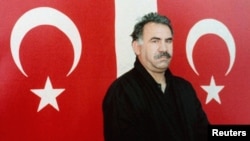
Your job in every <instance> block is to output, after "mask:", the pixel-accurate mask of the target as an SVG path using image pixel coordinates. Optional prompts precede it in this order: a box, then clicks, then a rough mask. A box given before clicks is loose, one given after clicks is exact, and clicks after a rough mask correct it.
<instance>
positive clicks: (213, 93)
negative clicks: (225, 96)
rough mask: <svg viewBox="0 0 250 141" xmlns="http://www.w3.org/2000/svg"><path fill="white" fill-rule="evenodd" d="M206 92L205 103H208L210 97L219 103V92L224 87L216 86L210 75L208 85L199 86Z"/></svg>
mask: <svg viewBox="0 0 250 141" xmlns="http://www.w3.org/2000/svg"><path fill="white" fill-rule="evenodd" d="M201 87H202V88H203V89H204V90H205V91H206V92H207V99H206V104H207V103H209V102H210V101H211V100H212V99H214V100H216V101H217V102H218V103H219V104H221V101H220V97H219V92H220V91H221V90H222V89H223V88H224V86H217V85H216V84H215V81H214V77H213V76H212V77H211V81H210V85H203V86H201Z"/></svg>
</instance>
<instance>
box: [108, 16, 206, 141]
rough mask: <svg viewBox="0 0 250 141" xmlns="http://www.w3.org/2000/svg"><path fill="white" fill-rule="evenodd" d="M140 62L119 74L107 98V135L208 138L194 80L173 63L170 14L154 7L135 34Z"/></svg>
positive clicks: (117, 138)
mask: <svg viewBox="0 0 250 141" xmlns="http://www.w3.org/2000/svg"><path fill="white" fill-rule="evenodd" d="M131 36H132V38H133V40H132V46H133V50H134V52H135V54H136V61H135V63H134V68H133V69H131V70H130V71H129V72H127V73H125V74H123V75H122V76H121V77H119V78H118V79H117V80H115V81H114V82H113V83H112V85H111V86H110V88H109V89H108V91H107V93H106V96H105V98H104V101H103V114H104V137H105V141H205V140H207V132H208V131H207V128H208V124H209V121H208V119H207V117H206V114H205V112H204V110H203V109H202V106H201V104H200V102H199V100H198V98H197V96H196V93H195V91H194V89H193V87H192V85H191V84H190V83H189V82H188V81H186V80H184V79H183V78H180V77H177V76H174V75H173V74H172V73H171V72H170V70H169V69H168V67H169V64H170V61H171V57H172V55H173V29H172V26H171V23H170V20H169V19H168V18H167V17H165V16H162V15H159V14H158V13H149V14H147V15H145V16H144V17H142V19H141V20H140V21H139V22H138V23H137V24H136V25H135V27H134V31H133V33H132V34H131Z"/></svg>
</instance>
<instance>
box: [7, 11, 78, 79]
mask: <svg viewBox="0 0 250 141" xmlns="http://www.w3.org/2000/svg"><path fill="white" fill-rule="evenodd" d="M39 25H51V26H55V27H57V28H58V29H59V30H61V31H62V32H63V33H65V34H66V35H67V37H68V38H69V39H70V41H71V43H72V46H73V49H74V62H73V65H72V67H71V69H70V71H69V72H68V74H67V76H68V75H70V74H71V73H72V71H73V70H74V69H75V68H76V66H77V64H78V63H79V60H80V56H81V52H82V42H81V37H80V34H79V32H78V29H77V27H76V26H75V24H74V23H73V22H72V21H71V19H70V18H68V16H66V15H64V14H63V13H61V12H60V11H58V10H56V9H53V8H49V7H39V8H34V9H32V10H30V11H28V12H26V13H25V14H23V15H22V16H21V17H20V18H19V19H18V21H17V22H16V24H15V25H14V27H13V29H12V32H11V38H10V47H11V53H12V57H13V59H14V62H15V63H16V65H17V67H18V69H19V70H20V71H21V72H22V73H23V74H24V75H25V76H26V77H28V75H27V74H26V73H25V71H24V70H23V67H22V65H21V62H20V58H19V50H20V44H21V42H22V40H23V38H24V36H25V34H27V32H28V31H29V30H31V29H32V28H34V27H36V26H39Z"/></svg>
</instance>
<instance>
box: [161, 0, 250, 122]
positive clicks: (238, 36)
mask: <svg viewBox="0 0 250 141" xmlns="http://www.w3.org/2000/svg"><path fill="white" fill-rule="evenodd" d="M249 7H250V3H249V1H247V0H242V1H228V0H220V1H215V0H212V1H211V0H209V1H197V0H192V1H188V2H186V1H185V2H184V1H180V0H179V1H171V2H170V1H165V0H158V11H159V12H160V13H162V14H165V15H167V16H168V17H169V18H170V19H171V20H172V23H173V27H174V32H175V33H174V57H173V61H172V63H171V66H170V67H171V69H172V71H173V73H175V74H177V75H180V76H183V77H185V78H186V79H188V80H189V81H191V83H192V84H193V86H194V87H195V90H196V91H197V94H198V96H199V98H200V100H201V102H202V105H203V107H204V109H205V111H206V113H207V115H208V118H209V120H210V121H211V123H214V124H249V123H250V112H249V109H250V105H249V104H248V103H249V101H250V95H249V94H250V89H249V86H248V85H249V84H248V81H249V80H250V71H249V70H250V66H249V65H248V64H249V59H250V55H249V53H250V50H249V48H248V44H250V40H249V39H248V38H249V36H250V28H249V25H250V17H249V16H248V13H249V12H250V9H249Z"/></svg>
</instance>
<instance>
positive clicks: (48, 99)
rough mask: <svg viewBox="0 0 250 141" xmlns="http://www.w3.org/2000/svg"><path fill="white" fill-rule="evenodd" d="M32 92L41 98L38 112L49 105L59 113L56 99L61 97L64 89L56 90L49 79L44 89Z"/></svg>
mask: <svg viewBox="0 0 250 141" xmlns="http://www.w3.org/2000/svg"><path fill="white" fill-rule="evenodd" d="M31 91H32V92H33V93H34V94H35V95H37V96H39V97H40V98H41V101H40V104H39V107H38V109H37V112H39V111H40V110H42V109H43V108H44V107H46V106H47V105H48V104H50V105H51V106H53V107H54V108H55V109H56V110H57V111H59V108H58V105H57V101H56V97H57V96H59V95H60V94H61V93H62V92H63V91H64V89H54V88H53V87H52V85H51V82H50V79H49V77H48V78H47V80H46V83H45V86H44V88H43V89H31Z"/></svg>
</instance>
